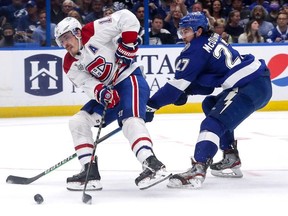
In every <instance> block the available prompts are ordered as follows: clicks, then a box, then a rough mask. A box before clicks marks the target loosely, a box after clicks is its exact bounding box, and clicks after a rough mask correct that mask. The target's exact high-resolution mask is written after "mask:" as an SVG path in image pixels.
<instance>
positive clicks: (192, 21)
mask: <svg viewBox="0 0 288 216" xmlns="http://www.w3.org/2000/svg"><path fill="white" fill-rule="evenodd" d="M179 27H180V28H192V29H193V31H194V32H196V31H197V30H198V28H199V27H201V28H203V30H204V31H208V29H209V24H208V20H207V18H206V16H205V14H204V13H202V12H199V11H197V12H192V13H189V14H187V15H186V16H184V17H183V18H181V20H180V23H179Z"/></svg>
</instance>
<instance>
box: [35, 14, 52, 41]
mask: <svg viewBox="0 0 288 216" xmlns="http://www.w3.org/2000/svg"><path fill="white" fill-rule="evenodd" d="M38 16H39V23H40V25H39V26H38V27H37V28H36V29H35V30H34V32H33V34H32V40H33V42H34V43H35V44H36V45H38V46H46V44H47V42H46V11H45V10H42V11H40V12H39V15H38ZM55 26H56V24H54V23H51V24H50V35H51V46H56V43H55V36H54V30H55Z"/></svg>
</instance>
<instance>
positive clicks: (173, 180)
mask: <svg viewBox="0 0 288 216" xmlns="http://www.w3.org/2000/svg"><path fill="white" fill-rule="evenodd" d="M210 161H211V160H208V161H207V162H206V163H200V162H195V161H194V160H193V159H192V167H191V168H190V169H188V170H187V171H186V172H183V173H178V174H174V175H172V176H171V177H170V178H169V183H168V184H167V187H168V188H189V189H190V188H192V189H193V188H200V187H202V183H203V182H204V180H205V177H206V171H207V168H208V167H209V164H210V163H211V162H210Z"/></svg>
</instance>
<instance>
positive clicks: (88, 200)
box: [82, 61, 122, 204]
mask: <svg viewBox="0 0 288 216" xmlns="http://www.w3.org/2000/svg"><path fill="white" fill-rule="evenodd" d="M121 65H122V61H119V62H118V67H117V70H116V72H115V75H114V77H113V79H112V84H111V86H110V87H111V89H112V88H113V87H114V85H115V83H116V80H117V78H118V74H119V70H120V68H121ZM107 107H108V102H106V104H105V106H104V110H103V113H102V116H101V121H100V124H99V128H98V133H97V137H96V140H95V142H94V149H93V152H92V156H91V160H90V162H89V166H88V169H87V173H86V178H85V185H84V189H83V195H82V202H84V203H86V204H91V203H92V196H91V195H89V194H87V193H86V188H87V184H88V177H89V172H90V169H91V165H92V163H93V160H94V156H95V152H96V148H97V145H98V143H99V141H100V140H99V137H100V132H101V129H102V126H103V123H104V120H105V115H106V111H107Z"/></svg>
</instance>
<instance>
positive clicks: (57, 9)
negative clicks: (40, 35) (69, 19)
mask: <svg viewBox="0 0 288 216" xmlns="http://www.w3.org/2000/svg"><path fill="white" fill-rule="evenodd" d="M64 18H65V14H64V12H63V10H62V3H61V2H60V0H51V23H55V24H58V23H59V22H60V21H61V20H63V19H64Z"/></svg>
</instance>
